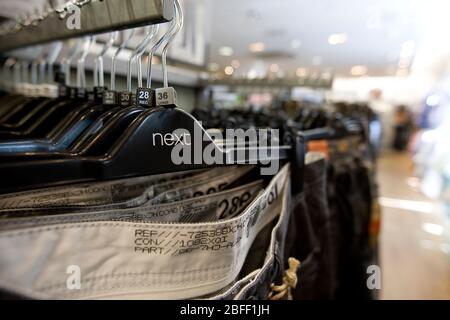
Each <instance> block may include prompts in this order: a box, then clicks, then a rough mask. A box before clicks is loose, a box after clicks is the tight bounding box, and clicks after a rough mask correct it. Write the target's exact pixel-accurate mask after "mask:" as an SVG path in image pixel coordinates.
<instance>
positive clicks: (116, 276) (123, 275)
mask: <svg viewBox="0 0 450 320" xmlns="http://www.w3.org/2000/svg"><path fill="white" fill-rule="evenodd" d="M232 267H233V266H232V265H227V266H221V267H215V268H205V269H197V270H187V271H179V272H167V273H164V272H139V273H121V274H104V275H100V276H94V277H88V278H82V279H81V282H82V283H89V282H94V281H96V280H99V279H104V280H108V279H125V278H128V277H133V278H138V277H142V276H153V277H157V276H159V275H166V276H169V275H173V274H187V273H191V274H196V273H197V274H199V275H200V276H202V274H203V273H206V272H210V271H217V270H223V269H231V268H232ZM153 281H154V280H153ZM190 281H192V280H182V281H173V282H171V281H170V280H169V281H164V284H167V283H168V284H182V283H186V282H190ZM152 283H153V284H157V283H158V281H156V282H152ZM61 287H66V284H65V283H64V284H60V283H58V284H52V285H47V286H43V287H39V288H37V289H36V290H38V291H47V290H51V289H52V288H61Z"/></svg>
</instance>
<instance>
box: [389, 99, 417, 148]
mask: <svg viewBox="0 0 450 320" xmlns="http://www.w3.org/2000/svg"><path fill="white" fill-rule="evenodd" d="M412 129H413V117H412V114H411V112H410V111H409V110H408V108H407V107H406V106H404V105H401V106H398V107H397V109H396V110H395V114H394V137H393V140H392V148H393V149H394V150H397V151H404V150H406V147H407V145H408V141H409V137H410V135H411V132H412Z"/></svg>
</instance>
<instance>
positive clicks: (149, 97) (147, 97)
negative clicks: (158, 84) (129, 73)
mask: <svg viewBox="0 0 450 320" xmlns="http://www.w3.org/2000/svg"><path fill="white" fill-rule="evenodd" d="M136 104H137V105H138V106H142V107H145V108H152V107H155V106H156V101H155V90H153V89H151V88H138V89H137V90H136Z"/></svg>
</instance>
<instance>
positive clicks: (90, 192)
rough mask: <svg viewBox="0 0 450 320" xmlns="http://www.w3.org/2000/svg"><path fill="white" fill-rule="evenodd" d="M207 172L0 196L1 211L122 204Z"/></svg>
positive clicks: (62, 187) (193, 171)
mask: <svg viewBox="0 0 450 320" xmlns="http://www.w3.org/2000/svg"><path fill="white" fill-rule="evenodd" d="M204 171H205V170H191V171H183V172H174V173H167V174H160V175H152V176H145V177H137V178H127V179H120V180H114V181H107V182H95V183H85V184H77V185H69V186H60V187H55V188H45V189H37V190H32V191H24V192H18V193H10V194H5V195H0V208H1V209H2V210H0V212H4V211H5V210H8V209H18V208H39V207H62V206H75V205H77V206H96V205H103V204H112V203H114V202H123V201H126V200H128V199H131V198H134V197H138V196H140V195H141V194H143V193H144V192H145V191H146V190H147V189H148V188H149V187H150V186H153V185H156V184H162V183H167V182H168V181H178V180H182V179H187V178H189V177H192V176H194V175H196V174H201V173H204ZM0 215H1V214H0Z"/></svg>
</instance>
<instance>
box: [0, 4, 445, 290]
mask: <svg viewBox="0 0 450 320" xmlns="http://www.w3.org/2000/svg"><path fill="white" fill-rule="evenodd" d="M31 2H32V4H33V6H34V8H35V9H36V10H37V11H38V10H39V8H41V7H43V6H44V7H45V2H46V1H44V0H42V1H37V0H36V1H24V0H14V1H10V0H8V1H7V0H2V1H0V16H2V21H3V22H4V23H5V22H6V24H7V22H8V21H9V20H8V19H16V18H17V17H24V16H26V15H27V14H29V13H30V10H31V9H30V3H31ZM180 3H181V4H182V7H183V10H184V18H185V19H184V26H183V29H182V31H181V32H180V33H179V34H178V35H177V36H176V38H175V40H174V42H173V43H172V45H171V47H170V49H169V56H168V63H169V67H168V71H169V79H170V82H171V84H172V85H173V86H174V87H175V88H176V90H177V93H178V99H179V100H178V101H179V106H180V107H181V108H183V109H185V110H187V111H192V110H193V109H203V110H212V109H214V110H216V109H220V110H223V109H225V110H227V109H229V110H231V109H241V110H248V109H251V110H253V111H255V110H256V111H264V109H276V108H279V109H295V110H301V109H302V108H308V109H310V108H312V109H314V108H328V107H329V106H332V105H334V104H337V103H338V104H343V105H346V106H349V105H350V106H352V107H353V108H359V107H360V108H370V110H372V114H371V117H370V135H371V136H370V141H371V143H372V144H373V147H374V149H375V150H376V152H377V155H378V156H377V160H376V173H377V175H376V177H377V178H376V179H377V183H378V185H379V194H378V201H379V204H380V208H381V217H380V220H379V223H380V226H379V230H380V233H379V264H380V270H381V276H382V284H381V291H380V298H381V299H450V142H449V139H450V41H449V39H448V30H450V19H449V18H448V13H449V12H450V2H449V1H447V0H429V1H422V0H395V1H388V0H376V1H375V0H341V1H333V0H319V1H307V0H283V1H279V0H180ZM165 28H166V27H165V26H164V25H162V26H161V28H160V32H161V33H162V32H164V30H165ZM127 32H128V31H124V32H120V33H119V36H118V37H119V38H118V40H116V43H120V41H122V40H120V39H124V38H126V37H127V34H126V33H127ZM139 32H140V36H141V37H143V35H144V34H145V30H143V29H142V30H140V31H138V34H139ZM108 37H109V36H108V34H102V35H100V36H97V39H96V43H94V44H93V45H92V47H91V52H90V54H89V55H88V56H87V58H86V68H87V83H88V84H91V83H93V81H94V80H93V76H92V70H93V68H94V60H95V59H94V56H95V55H96V54H97V55H98V53H99V52H100V51H101V49H102V46H103V44H104V43H105V42H107V41H108ZM70 41H72V42H75V41H76V40H73V39H72V40H70ZM134 41H135V43H139V41H138V40H136V39H135V40H134ZM133 45H136V44H133V43H131V44H130V46H129V48H128V49H125V50H123V51H122V52H121V53H120V55H119V57H118V62H117V66H116V74H117V78H116V82H117V87H118V88H119V89H120V88H125V87H126V77H125V75H126V70H127V59H128V57H129V54H130V51H131V50H132V48H133ZM40 50H45V48H44V49H42V48H36V47H30V48H29V49H28V50H18V51H17V52H15V55H16V56H17V57H21V58H28V59H30V58H33V57H37V56H39V54H40V52H41V51H40ZM64 50H67V48H63V50H62V51H64ZM111 56H112V51H108V52H107V53H106V56H105V61H104V70H105V72H106V75H105V83H108V84H109V81H110V76H109V72H110V70H111V61H110V58H111ZM145 59H146V56H144V61H143V63H146V62H147V61H145ZM152 62H153V64H154V66H155V67H154V75H153V77H154V79H155V80H154V81H155V82H156V84H159V83H161V82H162V75H163V74H162V72H161V70H160V68H159V63H160V62H161V57H160V55H159V54H157V55H156V56H155V57H153V61H152ZM72 66H73V67H74V68H73V70H72V71H73V73H72V79H75V67H76V61H73V62H72ZM133 74H134V75H136V71H135V70H133ZM133 87H135V84H134V83H133Z"/></svg>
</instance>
